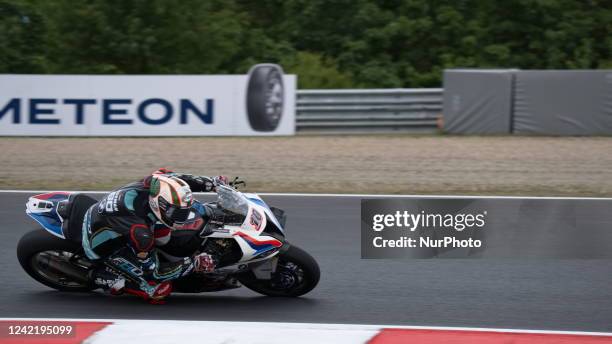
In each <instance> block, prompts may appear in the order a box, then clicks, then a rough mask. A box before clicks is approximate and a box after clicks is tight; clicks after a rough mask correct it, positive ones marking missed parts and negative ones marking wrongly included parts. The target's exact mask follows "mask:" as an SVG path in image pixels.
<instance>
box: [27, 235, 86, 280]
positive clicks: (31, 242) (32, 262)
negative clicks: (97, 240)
mask: <svg viewBox="0 0 612 344" xmlns="http://www.w3.org/2000/svg"><path fill="white" fill-rule="evenodd" d="M78 250H80V246H79V244H78V243H75V242H73V241H70V240H64V239H61V238H58V237H55V236H53V235H51V234H49V233H47V232H46V231H44V230H42V229H36V230H33V231H31V232H28V233H27V234H25V235H24V236H23V237H21V239H20V240H19V243H18V244H17V258H18V259H19V264H20V265H21V267H22V268H23V269H24V270H25V272H27V274H28V275H30V276H31V277H32V278H34V279H35V280H37V281H38V282H40V283H42V284H44V285H46V286H48V287H50V288H53V289H57V290H60V291H70V292H87V291H91V290H93V289H95V286H94V285H93V284H92V283H90V282H85V280H88V277H87V273H88V270H87V269H85V268H83V267H79V266H76V265H74V264H72V263H70V262H69V261H68V260H69V258H70V255H71V254H73V253H74V252H77V251H78ZM52 261H53V262H52ZM58 263H59V264H63V266H65V267H66V268H68V269H70V271H72V272H73V273H74V274H82V276H79V277H80V281H76V280H75V279H71V278H70V277H69V276H66V275H63V274H62V273H61V272H59V271H57V270H56V271H52V270H53V269H52V268H51V266H52V264H58Z"/></svg>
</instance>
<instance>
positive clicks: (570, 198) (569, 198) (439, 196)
mask: <svg viewBox="0 0 612 344" xmlns="http://www.w3.org/2000/svg"><path fill="white" fill-rule="evenodd" d="M53 191H66V192H80V193H88V194H107V193H109V192H110V191H88V190H0V193H23V194H39V193H46V192H53ZM194 194H196V195H214V193H212V192H194ZM257 194H258V195H261V196H285V197H348V198H462V199H549V200H555V199H558V200H563V199H568V200H594V201H611V200H612V197H569V196H568V197H563V196H484V195H376V194H331V193H330V194H326V193H279V192H261V193H257Z"/></svg>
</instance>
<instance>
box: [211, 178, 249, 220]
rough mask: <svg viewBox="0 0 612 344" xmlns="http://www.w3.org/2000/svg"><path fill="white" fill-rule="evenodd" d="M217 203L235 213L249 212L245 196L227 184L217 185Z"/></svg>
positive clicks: (245, 213)
mask: <svg viewBox="0 0 612 344" xmlns="http://www.w3.org/2000/svg"><path fill="white" fill-rule="evenodd" d="M217 204H218V205H219V207H221V208H222V209H224V210H227V211H229V212H232V213H234V214H237V215H242V216H246V215H247V214H248V212H249V204H248V201H247V199H246V197H244V195H243V194H242V193H240V192H237V191H236V190H234V189H232V188H230V187H227V186H223V185H218V186H217Z"/></svg>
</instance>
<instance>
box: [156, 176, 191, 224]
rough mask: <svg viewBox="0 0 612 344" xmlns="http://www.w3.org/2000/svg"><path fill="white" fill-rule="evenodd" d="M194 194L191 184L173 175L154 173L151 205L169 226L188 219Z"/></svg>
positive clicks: (158, 217)
mask: <svg viewBox="0 0 612 344" xmlns="http://www.w3.org/2000/svg"><path fill="white" fill-rule="evenodd" d="M192 204H193V194H192V193H191V189H190V188H189V185H187V183H185V182H184V181H183V180H181V179H180V178H177V177H173V176H165V175H153V176H152V177H151V185H150V187H149V206H150V207H151V210H153V213H154V214H155V216H156V217H157V219H158V220H159V221H161V222H162V223H163V224H165V225H166V226H168V227H174V226H175V225H176V224H180V223H183V222H185V221H187V218H188V217H189V212H190V209H191V205H192Z"/></svg>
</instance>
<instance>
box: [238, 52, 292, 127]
mask: <svg viewBox="0 0 612 344" xmlns="http://www.w3.org/2000/svg"><path fill="white" fill-rule="evenodd" d="M284 96H285V92H284V85H283V69H282V68H281V67H280V66H279V65H276V64H268V63H265V64H258V65H255V66H253V67H252V68H251V70H250V71H249V77H248V82H247V104H246V105H247V115H248V117H249V123H250V124H251V128H253V130H255V131H263V132H270V131H274V130H276V128H277V127H278V125H279V123H280V120H281V117H282V115H283V103H284Z"/></svg>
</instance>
